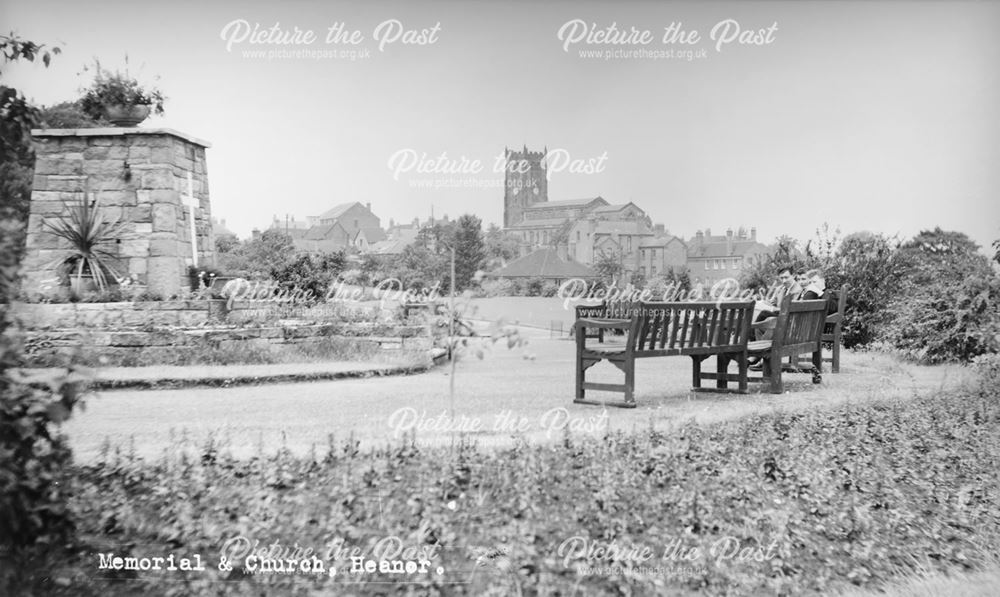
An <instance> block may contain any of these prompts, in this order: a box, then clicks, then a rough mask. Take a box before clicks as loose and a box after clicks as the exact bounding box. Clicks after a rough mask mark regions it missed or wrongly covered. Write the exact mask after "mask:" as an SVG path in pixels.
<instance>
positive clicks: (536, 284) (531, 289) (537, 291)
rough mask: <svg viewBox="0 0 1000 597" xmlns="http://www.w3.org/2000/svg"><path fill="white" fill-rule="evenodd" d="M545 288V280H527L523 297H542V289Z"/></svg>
mask: <svg viewBox="0 0 1000 597" xmlns="http://www.w3.org/2000/svg"><path fill="white" fill-rule="evenodd" d="M544 286H545V280H543V279H542V278H529V279H528V280H527V281H526V282H525V283H524V295H525V296H542V289H543V288H544Z"/></svg>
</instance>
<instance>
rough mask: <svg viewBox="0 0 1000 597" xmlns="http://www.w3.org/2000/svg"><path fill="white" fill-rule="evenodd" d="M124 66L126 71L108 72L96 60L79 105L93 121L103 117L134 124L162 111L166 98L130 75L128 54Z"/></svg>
mask: <svg viewBox="0 0 1000 597" xmlns="http://www.w3.org/2000/svg"><path fill="white" fill-rule="evenodd" d="M125 65H126V68H125V72H121V71H117V70H116V71H109V70H106V69H104V68H103V67H101V63H100V62H99V61H97V60H94V71H95V74H94V81H93V83H91V85H90V87H89V88H87V89H85V90H83V97H81V98H80V107H81V108H82V109H83V111H84V112H85V113H86V114H87V115H88V116H90V117H91V118H93V119H94V120H100V119H101V118H104V119H107V120H108V121H110V122H111V123H112V124H114V125H116V126H135V125H137V124H139V123H140V122H142V121H143V120H145V119H146V118H147V117H148V116H149V114H150V112H153V113H155V114H163V101H164V99H165V98H164V97H163V94H162V93H161V92H160V90H159V89H156V88H155V87H149V88H147V87H143V86H142V85H140V84H139V81H138V80H136V78H135V77H133V76H131V75H130V74H129V72H128V57H126V58H125ZM84 70H87V69H86V68H85V69H84Z"/></svg>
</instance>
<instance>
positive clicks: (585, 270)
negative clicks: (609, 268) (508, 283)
mask: <svg viewBox="0 0 1000 597" xmlns="http://www.w3.org/2000/svg"><path fill="white" fill-rule="evenodd" d="M493 275H495V276H497V277H501V278H560V279H563V278H592V277H595V276H596V275H597V272H595V271H594V270H592V269H590V268H589V267H587V266H586V265H583V264H582V263H577V262H576V261H568V260H566V259H563V258H561V257H559V252H558V251H556V250H555V249H552V248H546V249H538V250H537V251H535V252H533V253H529V254H527V255H525V256H524V257H520V258H518V259H515V260H514V261H511V262H510V263H508V264H507V265H506V266H504V267H502V268H500V269H498V270H496V271H494V272H493Z"/></svg>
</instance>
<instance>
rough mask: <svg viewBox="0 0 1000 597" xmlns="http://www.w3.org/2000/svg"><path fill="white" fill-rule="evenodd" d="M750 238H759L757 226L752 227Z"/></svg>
mask: <svg viewBox="0 0 1000 597" xmlns="http://www.w3.org/2000/svg"><path fill="white" fill-rule="evenodd" d="M750 240H753V241H755V240H757V227H756V226H754V227H753V228H751V229H750Z"/></svg>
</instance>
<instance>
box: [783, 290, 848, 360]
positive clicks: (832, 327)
mask: <svg viewBox="0 0 1000 597" xmlns="http://www.w3.org/2000/svg"><path fill="white" fill-rule="evenodd" d="M847 288H848V286H847V284H844V285H843V286H841V287H840V290H832V291H831V290H827V291H826V292H825V293H824V294H823V300H825V301H826V302H827V312H828V314H827V316H826V323H825V324H824V326H823V343H824V344H830V345H831V348H830V356H829V357H823V362H824V363H830V370H831V371H832V372H833V373H840V344H841V341H842V337H843V328H844V309H845V308H846V307H847ZM833 300H835V301H837V310H836V311H835V312H833V313H829V305H830V302H831V301H833ZM796 364H798V359H796Z"/></svg>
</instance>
